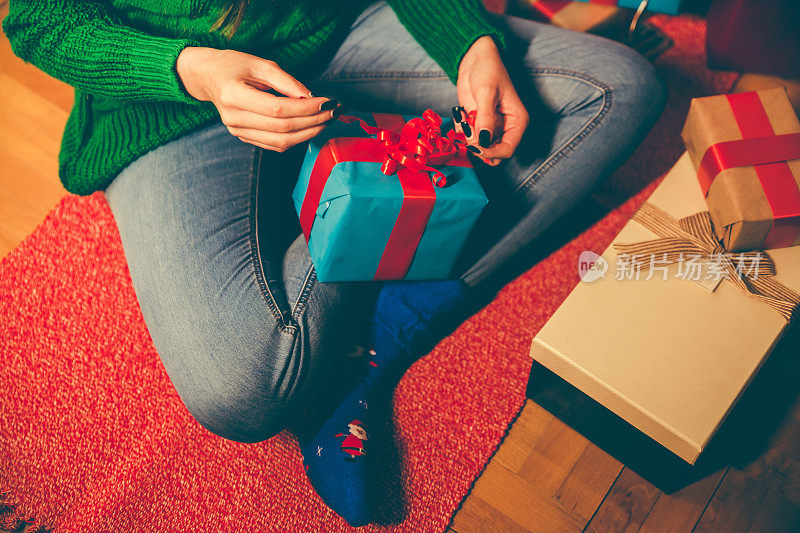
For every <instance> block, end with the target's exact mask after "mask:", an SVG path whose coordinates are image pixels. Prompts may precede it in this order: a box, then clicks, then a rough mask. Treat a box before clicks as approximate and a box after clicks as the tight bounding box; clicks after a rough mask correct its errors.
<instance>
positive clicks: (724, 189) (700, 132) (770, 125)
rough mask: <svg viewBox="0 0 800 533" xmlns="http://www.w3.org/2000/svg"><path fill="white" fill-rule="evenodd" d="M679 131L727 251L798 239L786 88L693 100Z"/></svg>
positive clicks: (795, 147)
mask: <svg viewBox="0 0 800 533" xmlns="http://www.w3.org/2000/svg"><path fill="white" fill-rule="evenodd" d="M682 135H683V139H684V142H685V143H686V148H687V150H688V151H689V154H690V156H691V158H692V162H693V163H694V165H695V168H697V169H698V179H699V180H700V185H701V187H702V190H703V192H704V193H705V194H706V200H707V201H708V208H709V212H710V213H711V219H712V220H713V222H714V227H715V229H716V231H717V236H718V237H719V238H720V239H722V241H723V243H724V244H725V247H726V248H727V249H728V250H731V251H745V250H755V249H761V248H766V249H770V248H779V247H783V246H794V245H797V244H800V121H798V119H797V115H795V112H794V109H793V108H792V105H791V102H790V101H789V98H788V96H787V94H786V91H785V89H783V88H776V89H768V90H763V91H753V92H746V93H737V94H729V95H718V96H708V97H704V98H695V99H694V100H692V104H691V107H690V109H689V116H688V117H687V119H686V125H685V126H684V128H683V133H682Z"/></svg>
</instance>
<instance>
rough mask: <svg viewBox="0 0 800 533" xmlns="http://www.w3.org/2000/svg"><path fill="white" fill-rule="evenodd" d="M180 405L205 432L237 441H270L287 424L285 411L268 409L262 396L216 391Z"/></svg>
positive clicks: (208, 392) (200, 395) (198, 395)
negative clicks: (245, 395) (184, 407)
mask: <svg viewBox="0 0 800 533" xmlns="http://www.w3.org/2000/svg"><path fill="white" fill-rule="evenodd" d="M183 403H184V405H185V406H186V408H187V409H188V410H189V412H190V413H191V415H192V416H193V417H194V419H195V420H196V421H197V422H198V423H199V424H200V425H201V426H203V427H204V428H205V429H207V430H208V431H210V432H211V433H214V434H215V435H218V436H220V437H223V438H225V439H228V440H232V441H236V442H247V443H253V442H260V441H263V440H266V439H269V438H270V437H273V436H275V435H277V434H278V433H280V432H281V431H282V430H283V429H284V427H285V425H286V418H287V416H286V409H282V408H274V407H270V406H268V405H267V402H266V400H265V397H256V396H253V397H243V396H242V395H241V394H239V393H235V394H233V393H227V394H226V393H225V392H220V391H219V390H215V391H213V392H211V391H204V392H203V393H201V394H194V395H192V396H191V397H189V398H184V400H183Z"/></svg>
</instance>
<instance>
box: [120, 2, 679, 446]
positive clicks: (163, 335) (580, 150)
mask: <svg viewBox="0 0 800 533" xmlns="http://www.w3.org/2000/svg"><path fill="white" fill-rule="evenodd" d="M496 22H497V24H499V25H501V26H505V27H506V28H507V29H508V30H509V31H508V33H509V34H510V35H513V36H515V39H516V41H515V40H514V39H512V43H511V50H512V51H511V52H510V53H509V54H508V58H507V60H506V61H507V65H508V67H509V70H510V72H511V73H512V77H513V78H514V81H515V85H516V87H517V89H518V92H519V93H520V96H521V97H522V98H523V100H524V101H525V102H526V105H527V106H528V107H529V111H530V115H531V125H530V126H529V128H528V132H527V134H526V137H525V139H524V140H523V142H522V144H521V145H520V147H519V148H518V150H517V153H516V155H515V156H514V157H513V158H512V159H510V160H508V161H506V162H504V163H503V164H502V165H501V166H499V167H496V168H487V167H484V168H482V169H479V173H480V174H481V179H482V180H483V182H484V184H485V188H486V189H487V193H488V194H489V196H490V206H492V208H493V209H489V210H488V211H487V213H488V214H487V216H485V217H482V219H481V220H480V221H479V223H478V227H479V228H480V227H481V226H482V227H484V228H486V227H489V226H491V231H484V232H480V231H479V230H477V229H476V232H478V233H481V234H482V235H487V236H490V237H485V238H484V239H483V240H481V239H477V238H476V239H471V240H470V245H469V249H468V250H467V251H466V252H465V256H464V259H463V260H462V261H461V265H462V267H461V268H460V269H459V270H458V271H457V272H456V273H455V275H456V276H457V275H460V276H461V277H462V279H464V281H466V282H467V283H468V284H470V285H473V286H474V285H478V284H480V283H481V282H482V281H484V280H485V279H486V278H487V277H488V276H489V275H490V274H491V273H493V272H495V271H496V270H497V269H498V268H499V267H500V266H502V265H503V264H505V263H506V262H507V261H508V260H509V259H510V258H511V257H512V256H514V255H515V253H516V252H517V251H519V250H520V249H521V248H523V247H524V246H526V245H527V244H529V243H530V242H531V241H532V240H533V239H535V238H536V237H537V236H538V235H540V234H541V233H542V232H543V231H544V230H545V229H546V228H548V227H549V226H551V225H552V224H553V222H555V221H556V220H557V219H558V218H559V217H561V215H563V214H564V213H565V212H566V211H567V210H568V209H569V208H570V207H572V206H574V205H575V203H576V202H577V201H578V200H579V199H581V198H582V197H583V196H584V195H586V194H587V193H588V192H589V191H590V189H591V188H592V187H593V186H594V185H595V183H597V182H598V181H599V180H600V179H601V178H604V177H606V176H608V175H610V174H611V173H612V172H613V171H614V170H615V169H616V168H617V167H618V166H619V165H620V164H621V163H622V162H623V161H624V160H625V159H626V158H627V157H628V156H629V155H630V153H631V152H632V151H633V149H634V148H635V147H636V145H637V144H638V143H639V142H640V140H641V139H642V138H643V137H644V135H645V134H646V133H647V131H648V130H649V129H650V127H651V126H652V125H653V123H654V122H655V120H656V119H657V118H658V116H659V115H660V113H661V110H662V108H663V105H664V99H665V98H664V96H665V95H664V89H663V86H662V84H661V82H660V80H659V79H658V77H657V76H656V74H655V72H654V70H653V68H652V67H651V66H650V65H649V64H648V63H647V62H646V61H645V60H643V59H642V58H641V57H640V56H639V55H637V54H636V53H635V52H633V51H632V50H630V49H628V48H625V47H623V46H621V45H619V44H616V43H613V42H610V41H607V40H604V39H601V38H598V37H594V36H590V35H585V34H580V33H574V32H570V31H566V30H561V29H558V28H555V27H551V26H546V25H542V24H538V23H535V22H531V21H527V20H522V19H517V18H513V17H503V16H497V18H496ZM442 38H443V39H446V38H447V36H446V35H443V36H442ZM513 50H516V52H514V51H513ZM310 87H311V89H312V91H313V92H314V93H315V94H325V95H331V96H335V97H337V98H339V99H341V100H342V101H344V102H349V103H350V104H351V106H353V107H356V108H359V109H364V110H370V111H394V112H407V113H420V112H422V111H423V110H424V109H426V108H432V109H434V110H435V111H438V112H439V113H441V114H443V115H444V114H447V113H449V112H450V108H451V107H452V106H454V105H456V102H457V98H456V88H455V86H454V85H453V84H452V83H451V82H450V80H449V79H448V78H447V76H446V75H445V74H444V72H443V71H442V70H441V69H440V68H439V66H438V65H437V64H436V63H435V62H434V61H433V60H432V59H431V58H430V57H428V55H427V54H426V53H425V52H424V51H423V49H422V48H421V47H420V46H419V45H418V44H417V43H416V42H415V41H414V39H413V38H412V37H411V36H410V35H409V34H408V33H407V32H406V30H405V29H404V28H403V26H402V25H401V24H400V23H399V21H398V20H397V18H396V16H395V15H394V13H393V12H392V10H391V9H390V8H389V7H388V6H387V5H386V3H385V2H378V3H375V4H373V5H371V6H370V7H368V8H367V9H366V10H365V11H364V12H363V13H362V14H361V15H360V17H359V18H358V19H357V20H356V21H355V22H354V24H353V26H352V28H351V30H350V33H349V35H348V36H347V37H346V39H345V40H344V42H343V44H342V45H341V47H340V48H339V50H338V52H337V53H336V54H335V56H334V58H333V59H332V60H331V62H330V64H329V65H328V66H327V68H326V69H325V70H324V72H322V73H321V75H320V76H319V78H318V79H317V80H314V81H313V83H311V84H310ZM299 157H302V153H301V150H299V149H298V150H292V151H289V152H286V153H283V154H279V153H275V152H269V151H264V150H261V149H259V148H256V147H253V146H252V145H249V144H245V143H242V142H241V141H239V140H238V139H236V138H234V137H233V136H231V135H230V134H229V133H228V132H227V130H226V128H225V127H224V126H223V125H222V124H221V123H218V124H215V125H212V126H210V127H207V128H205V129H202V130H200V131H196V132H194V133H192V134H190V135H187V136H185V137H183V138H181V139H178V140H176V141H173V142H171V143H168V144H166V145H164V146H161V147H159V148H157V149H155V150H153V151H151V152H149V153H147V154H146V155H144V156H142V157H141V158H139V159H138V160H137V161H135V162H134V163H132V164H131V165H130V166H128V167H127V168H126V169H124V170H123V171H122V172H121V173H120V174H119V175H118V176H117V177H116V178H115V179H114V181H113V182H112V183H111V185H109V187H108V188H107V190H106V197H107V199H108V203H109V205H110V206H111V210H112V212H113V214H114V217H115V219H116V222H117V226H118V228H119V233H120V236H121V238H122V244H123V248H124V250H125V256H126V259H127V261H128V265H129V269H130V274H131V278H132V280H133V286H134V289H135V291H136V295H137V298H138V300H139V304H140V307H141V310H142V313H143V316H144V319H145V322H146V324H147V327H148V330H149V332H150V336H151V338H152V340H153V343H154V345H155V347H156V350H157V351H158V354H159V356H160V357H161V360H162V362H163V364H164V366H165V368H166V370H167V373H168V374H169V377H170V379H171V381H172V383H173V385H174V386H175V389H176V390H177V392H178V394H179V395H180V397H181V399H182V400H183V403H184V404H185V405H186V407H187V408H188V410H189V411H190V413H191V414H192V415H193V416H194V417H195V418H196V419H197V420H198V421H199V422H200V423H201V424H202V425H203V426H205V427H206V428H207V429H209V430H210V431H212V432H214V433H216V434H218V435H221V436H223V437H225V438H228V439H233V440H237V441H243V442H255V441H259V440H263V439H266V438H268V437H270V436H272V435H274V434H276V433H278V432H279V431H280V430H281V429H283V428H284V427H285V425H286V424H287V422H288V421H289V420H290V418H291V417H292V416H293V415H294V414H295V411H296V410H297V408H298V405H299V404H300V402H302V401H305V398H308V397H309V395H310V394H313V392H314V391H315V390H316V387H318V386H319V384H320V383H322V382H323V381H324V380H325V379H326V376H327V375H328V374H327V373H328V371H329V369H331V368H332V365H333V364H334V362H335V361H337V359H339V358H341V356H342V354H343V349H344V344H345V339H344V335H343V334H342V332H343V331H345V330H346V326H347V323H348V321H349V320H350V313H351V311H350V309H353V306H357V305H358V302H359V296H360V294H361V293H360V290H361V289H362V288H363V287H362V285H363V284H358V283H318V282H317V280H316V277H315V273H314V267H313V266H312V264H311V261H310V259H309V256H308V249H307V246H306V243H305V240H304V239H303V238H302V237H301V236H300V230H299V226H298V224H297V218H296V215H295V214H294V211H293V208H292V205H291V201H290V193H291V190H292V188H293V186H294V182H295V176H296V175H297V170H298V166H299ZM493 212H494V214H495V215H496V217H495V216H494V215H492V213H493Z"/></svg>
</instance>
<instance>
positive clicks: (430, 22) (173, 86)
mask: <svg viewBox="0 0 800 533" xmlns="http://www.w3.org/2000/svg"><path fill="white" fill-rule="evenodd" d="M389 3H390V4H391V6H392V8H393V9H394V11H395V12H396V13H397V16H398V18H399V19H400V21H401V22H402V23H403V24H404V25H405V27H406V28H407V29H408V30H409V32H410V33H411V34H412V35H413V36H414V38H415V39H416V40H417V41H418V42H419V43H420V44H421V45H422V47H423V48H424V49H425V50H426V51H427V52H428V53H429V54H430V56H431V57H432V58H433V59H434V60H436V61H437V62H438V63H439V65H441V67H442V68H443V69H444V71H445V72H447V74H448V76H450V78H451V79H452V80H454V81H455V79H456V76H457V71H458V64H459V62H460V60H461V58H462V56H463V55H464V53H465V52H466V51H467V49H468V48H469V46H470V45H471V44H472V43H473V42H474V41H475V40H476V39H477V38H478V37H480V36H482V35H492V36H493V37H494V38H495V40H496V41H497V42H498V44H499V45H501V46H502V44H503V36H502V34H501V33H500V32H499V31H498V30H497V29H496V28H494V27H493V26H491V25H490V23H489V22H488V21H487V19H486V17H485V12H484V10H483V6H482V5H481V3H480V1H479V0H389ZM366 4H367V2H366V1H364V0H326V1H319V0H252V1H251V2H250V6H249V7H248V10H247V12H246V15H245V19H244V21H243V23H242V25H241V26H240V28H239V30H238V31H237V32H236V33H235V34H234V36H233V37H232V38H231V39H230V40H229V39H227V38H226V37H225V36H223V35H222V34H221V33H220V32H219V31H215V32H211V31H210V28H211V26H212V25H213V24H214V22H215V21H216V19H217V18H218V16H219V13H220V9H221V7H220V5H221V2H220V0H11V4H10V12H9V15H8V16H7V17H6V19H5V20H4V21H3V29H4V30H5V33H6V35H7V36H8V39H9V40H10V41H11V45H12V48H13V50H14V53H15V54H17V55H18V56H19V57H21V58H22V59H24V60H25V61H28V62H30V63H33V64H34V65H36V66H37V67H39V68H41V69H42V70H43V71H45V72H47V73H48V74H50V75H52V76H54V77H56V78H58V79H61V80H63V81H65V82H66V83H68V84H70V85H72V86H73V87H75V103H74V106H73V109H72V113H71V114H70V116H69V119H68V121H67V125H66V128H65V131H64V136H63V139H62V142H61V153H60V154H59V175H60V177H61V181H62V183H63V184H64V187H65V188H66V189H67V190H68V191H70V192H73V193H75V194H81V195H87V194H91V193H92V192H94V191H96V190H101V189H105V187H106V186H108V184H109V183H110V182H111V181H112V180H113V179H114V177H115V176H116V175H117V174H118V173H119V172H120V171H121V170H122V169H123V168H125V166H127V165H128V164H130V163H131V162H133V161H134V160H136V159H137V158H138V157H140V156H141V155H143V154H144V153H146V152H147V151H149V150H152V149H154V148H156V147H158V146H160V145H162V144H164V143H166V142H168V141H171V140H173V139H175V138H177V137H180V136H182V135H185V134H186V133H188V132H190V131H192V130H194V129H196V128H198V127H201V126H204V125H207V124H209V123H211V122H212V121H214V120H218V119H219V115H218V114H217V111H216V108H215V107H214V106H213V105H212V104H210V103H209V102H199V101H197V100H195V99H194V98H192V97H191V96H190V95H189V94H188V93H186V91H185V89H184V88H183V86H182V85H181V82H180V79H179V78H178V75H177V73H176V71H175V62H176V59H177V57H178V54H179V53H180V52H181V50H183V48H185V47H187V46H207V47H213V48H220V49H223V48H231V49H235V50H239V51H242V52H247V53H251V54H255V55H258V56H260V57H265V58H268V59H272V60H274V61H276V62H277V63H278V64H279V65H280V66H281V67H282V68H284V69H285V70H287V71H288V72H290V73H291V74H293V75H294V76H296V77H297V78H298V79H300V80H301V81H303V80H309V79H311V78H312V77H313V76H314V75H315V74H317V73H319V71H320V69H321V68H323V67H324V65H325V64H326V63H327V61H328V60H330V58H331V57H330V55H329V54H330V53H332V52H335V50H336V48H337V47H338V45H339V44H340V43H341V42H342V40H343V39H344V37H345V36H346V34H347V30H348V28H349V27H350V25H351V24H352V22H353V20H355V17H357V16H358V14H359V13H360V12H361V11H362V10H363V9H364V7H365V6H366Z"/></svg>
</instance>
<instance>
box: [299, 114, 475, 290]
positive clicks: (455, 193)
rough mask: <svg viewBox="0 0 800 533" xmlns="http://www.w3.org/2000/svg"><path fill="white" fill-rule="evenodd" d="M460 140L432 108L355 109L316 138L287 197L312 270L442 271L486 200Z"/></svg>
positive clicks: (363, 277) (405, 275)
mask: <svg viewBox="0 0 800 533" xmlns="http://www.w3.org/2000/svg"><path fill="white" fill-rule="evenodd" d="M420 139H421V140H420ZM459 139H460V137H459V136H458V135H457V134H456V133H455V132H454V131H453V122H452V120H450V119H448V120H443V119H442V117H440V116H439V115H437V114H435V113H434V112H432V111H430V110H428V111H426V112H425V113H424V114H423V116H422V117H413V116H401V115H389V114H380V113H374V114H368V113H360V114H358V113H357V114H353V116H346V117H340V118H339V120H337V121H333V122H331V123H330V124H329V125H328V127H326V128H325V130H324V131H323V132H322V133H320V134H319V135H318V136H316V137H314V138H313V139H312V140H311V141H310V143H309V146H308V150H307V153H306V155H305V159H304V161H303V165H302V167H301V170H300V177H299V179H298V181H297V185H296V186H295V189H294V192H293V193H292V198H293V201H294V205H295V208H296V210H297V213H298V216H299V218H300V225H301V227H302V229H303V233H304V234H305V236H306V240H307V242H308V248H309V253H310V255H311V259H312V262H313V263H314V267H315V269H316V275H317V278H318V279H319V280H320V281H323V282H327V281H369V280H388V279H408V280H421V279H445V278H447V277H448V276H449V275H450V273H451V272H450V271H451V270H452V268H453V265H454V263H455V261H456V259H457V256H458V254H459V252H460V251H461V249H462V248H463V246H464V244H465V242H466V239H467V237H468V235H469V233H470V231H471V230H472V227H473V226H474V224H475V222H476V221H477V219H478V217H479V215H480V214H481V212H482V210H483V208H484V206H485V205H486V204H487V202H488V200H487V197H486V195H485V194H484V191H483V188H482V187H481V185H480V183H479V181H478V177H477V175H476V174H475V170H474V169H473V167H472V164H471V163H470V162H469V159H468V158H467V157H466V148H465V146H464V145H463V144H459V142H457V141H458V140H459ZM420 153H423V154H426V156H425V157H424V158H422V159H420V158H419V157H418V156H419V154H420ZM434 183H435V184H434Z"/></svg>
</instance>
